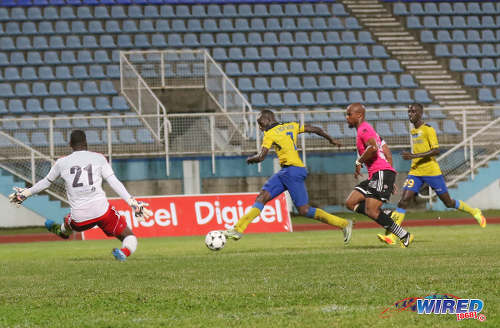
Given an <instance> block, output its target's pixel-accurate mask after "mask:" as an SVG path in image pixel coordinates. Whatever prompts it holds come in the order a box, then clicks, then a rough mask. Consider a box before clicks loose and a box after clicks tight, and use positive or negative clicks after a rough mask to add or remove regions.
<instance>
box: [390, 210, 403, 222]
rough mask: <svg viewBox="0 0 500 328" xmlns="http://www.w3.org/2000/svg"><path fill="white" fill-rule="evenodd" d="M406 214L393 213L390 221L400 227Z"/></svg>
mask: <svg viewBox="0 0 500 328" xmlns="http://www.w3.org/2000/svg"><path fill="white" fill-rule="evenodd" d="M405 215H406V213H401V212H397V211H393V212H392V214H391V219H392V220H393V221H394V222H395V223H396V224H397V225H401V223H403V220H404V219H405Z"/></svg>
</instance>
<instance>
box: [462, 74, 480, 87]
mask: <svg viewBox="0 0 500 328" xmlns="http://www.w3.org/2000/svg"><path fill="white" fill-rule="evenodd" d="M464 84H465V85H466V86H470V87H479V86H481V83H479V82H478V80H477V76H476V74H475V73H466V74H465V75H464Z"/></svg>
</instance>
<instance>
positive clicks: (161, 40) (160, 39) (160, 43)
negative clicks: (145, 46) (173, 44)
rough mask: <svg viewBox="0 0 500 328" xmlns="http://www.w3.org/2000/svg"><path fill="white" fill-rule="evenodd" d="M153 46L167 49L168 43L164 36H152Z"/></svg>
mask: <svg viewBox="0 0 500 328" xmlns="http://www.w3.org/2000/svg"><path fill="white" fill-rule="evenodd" d="M151 45H152V46H153V47H155V48H164V47H167V42H166V41H165V37H164V36H163V35H162V34H158V33H157V34H153V35H152V36H151Z"/></svg>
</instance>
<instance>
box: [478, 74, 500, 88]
mask: <svg viewBox="0 0 500 328" xmlns="http://www.w3.org/2000/svg"><path fill="white" fill-rule="evenodd" d="M481 84H482V85H483V86H487V87H491V86H496V85H498V84H500V83H497V81H495V76H493V74H492V73H482V74H481Z"/></svg>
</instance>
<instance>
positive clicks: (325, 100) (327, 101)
mask: <svg viewBox="0 0 500 328" xmlns="http://www.w3.org/2000/svg"><path fill="white" fill-rule="evenodd" d="M316 103H317V104H320V105H323V106H328V105H332V104H333V102H332V99H331V98H330V93H329V92H326V91H320V92H318V93H316ZM312 105H314V104H312Z"/></svg>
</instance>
